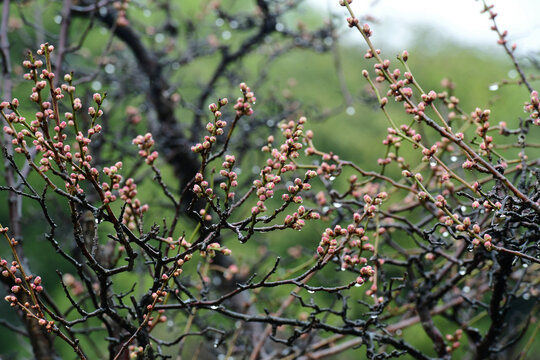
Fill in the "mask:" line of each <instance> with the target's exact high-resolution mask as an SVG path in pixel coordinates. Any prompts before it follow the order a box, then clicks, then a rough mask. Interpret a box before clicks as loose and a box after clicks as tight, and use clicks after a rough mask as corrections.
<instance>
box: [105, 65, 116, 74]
mask: <svg viewBox="0 0 540 360" xmlns="http://www.w3.org/2000/svg"><path fill="white" fill-rule="evenodd" d="M115 70H116V67H115V66H114V65H113V64H107V65H105V72H106V73H107V74H114V72H115Z"/></svg>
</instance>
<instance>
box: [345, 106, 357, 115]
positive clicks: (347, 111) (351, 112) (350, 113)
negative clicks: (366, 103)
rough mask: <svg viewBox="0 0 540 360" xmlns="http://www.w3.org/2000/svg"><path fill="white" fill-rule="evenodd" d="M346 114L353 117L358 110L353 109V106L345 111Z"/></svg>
mask: <svg viewBox="0 0 540 360" xmlns="http://www.w3.org/2000/svg"><path fill="white" fill-rule="evenodd" d="M345 112H346V113H347V115H349V116H353V115H354V113H355V112H356V109H355V108H354V107H352V106H349V107H348V108H347V110H345Z"/></svg>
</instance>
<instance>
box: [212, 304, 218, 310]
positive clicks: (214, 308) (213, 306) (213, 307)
mask: <svg viewBox="0 0 540 360" xmlns="http://www.w3.org/2000/svg"><path fill="white" fill-rule="evenodd" d="M218 308H219V306H216V305H212V306H210V309H212V310H217V309H218Z"/></svg>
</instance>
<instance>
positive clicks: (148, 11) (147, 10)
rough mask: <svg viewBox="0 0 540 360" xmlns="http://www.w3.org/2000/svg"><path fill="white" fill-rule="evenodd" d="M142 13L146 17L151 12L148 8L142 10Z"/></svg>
mask: <svg viewBox="0 0 540 360" xmlns="http://www.w3.org/2000/svg"><path fill="white" fill-rule="evenodd" d="M143 15H144V16H146V17H150V15H152V12H151V11H150V10H149V9H145V10H144V11H143Z"/></svg>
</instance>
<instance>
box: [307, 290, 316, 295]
mask: <svg viewBox="0 0 540 360" xmlns="http://www.w3.org/2000/svg"><path fill="white" fill-rule="evenodd" d="M307 292H308V293H310V294H315V291H313V290H308V291H307Z"/></svg>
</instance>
